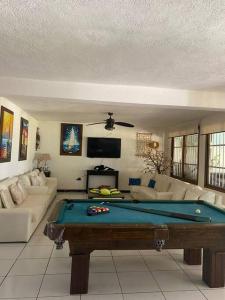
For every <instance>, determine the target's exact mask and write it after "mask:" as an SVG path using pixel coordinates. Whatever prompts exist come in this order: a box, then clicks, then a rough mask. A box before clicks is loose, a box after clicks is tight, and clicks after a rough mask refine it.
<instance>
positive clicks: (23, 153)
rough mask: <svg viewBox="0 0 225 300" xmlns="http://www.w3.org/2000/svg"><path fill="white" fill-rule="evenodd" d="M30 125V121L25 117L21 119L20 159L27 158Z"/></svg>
mask: <svg viewBox="0 0 225 300" xmlns="http://www.w3.org/2000/svg"><path fill="white" fill-rule="evenodd" d="M28 126H29V122H28V121H27V120H25V119H24V118H21V120H20V146H19V160H26V159H27V147H28Z"/></svg>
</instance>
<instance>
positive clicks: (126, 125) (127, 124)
mask: <svg viewBox="0 0 225 300" xmlns="http://www.w3.org/2000/svg"><path fill="white" fill-rule="evenodd" d="M115 124H116V125H120V126H125V127H134V125H133V124H130V123H126V122H115Z"/></svg>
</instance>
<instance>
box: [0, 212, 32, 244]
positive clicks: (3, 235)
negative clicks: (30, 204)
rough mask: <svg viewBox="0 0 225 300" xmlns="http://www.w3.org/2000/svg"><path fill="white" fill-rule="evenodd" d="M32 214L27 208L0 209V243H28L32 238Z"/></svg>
mask: <svg viewBox="0 0 225 300" xmlns="http://www.w3.org/2000/svg"><path fill="white" fill-rule="evenodd" d="M31 223H32V214H31V212H30V211H29V209H26V208H1V209H0V228H1V230H0V242H26V241H28V240H29V237H30V227H31Z"/></svg>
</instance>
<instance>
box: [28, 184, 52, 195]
mask: <svg viewBox="0 0 225 300" xmlns="http://www.w3.org/2000/svg"><path fill="white" fill-rule="evenodd" d="M26 190H27V192H28V194H30V195H45V194H47V193H48V187H47V186H46V185H43V186H29V187H26Z"/></svg>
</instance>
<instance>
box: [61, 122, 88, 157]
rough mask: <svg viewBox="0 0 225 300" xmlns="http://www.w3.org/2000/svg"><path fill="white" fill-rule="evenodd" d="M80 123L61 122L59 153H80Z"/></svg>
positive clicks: (81, 129)
mask: <svg viewBox="0 0 225 300" xmlns="http://www.w3.org/2000/svg"><path fill="white" fill-rule="evenodd" d="M82 131H83V125H81V124H68V123H61V142H60V155H74V156H81V155H82Z"/></svg>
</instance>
